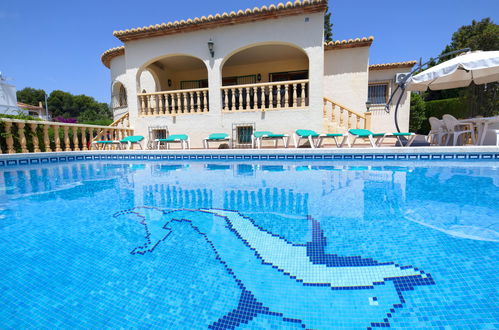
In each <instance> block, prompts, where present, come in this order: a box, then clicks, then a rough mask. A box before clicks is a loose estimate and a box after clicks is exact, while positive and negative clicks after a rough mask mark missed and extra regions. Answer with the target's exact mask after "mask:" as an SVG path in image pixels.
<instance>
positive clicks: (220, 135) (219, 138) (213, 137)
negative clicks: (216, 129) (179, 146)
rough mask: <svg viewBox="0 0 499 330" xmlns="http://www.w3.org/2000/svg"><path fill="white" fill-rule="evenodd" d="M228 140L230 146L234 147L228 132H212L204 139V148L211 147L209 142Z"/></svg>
mask: <svg viewBox="0 0 499 330" xmlns="http://www.w3.org/2000/svg"><path fill="white" fill-rule="evenodd" d="M223 141H227V142H228V143H229V148H232V140H231V138H230V137H229V134H227V133H213V134H210V136H208V137H207V138H206V139H204V140H203V144H204V148H205V149H209V148H210V145H209V142H223Z"/></svg>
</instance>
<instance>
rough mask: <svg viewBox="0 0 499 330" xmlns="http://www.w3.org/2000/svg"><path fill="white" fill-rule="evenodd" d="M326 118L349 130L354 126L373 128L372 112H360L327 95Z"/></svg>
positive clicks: (324, 109) (324, 112)
mask: <svg viewBox="0 0 499 330" xmlns="http://www.w3.org/2000/svg"><path fill="white" fill-rule="evenodd" d="M323 115H324V120H325V121H326V123H327V122H330V123H335V124H338V126H339V128H340V129H343V130H349V129H354V128H365V129H370V128H371V113H370V112H365V113H359V112H356V111H354V110H352V109H349V108H348V107H345V106H343V105H341V104H339V103H336V102H334V101H332V100H330V99H328V98H327V97H325V98H324V108H323Z"/></svg>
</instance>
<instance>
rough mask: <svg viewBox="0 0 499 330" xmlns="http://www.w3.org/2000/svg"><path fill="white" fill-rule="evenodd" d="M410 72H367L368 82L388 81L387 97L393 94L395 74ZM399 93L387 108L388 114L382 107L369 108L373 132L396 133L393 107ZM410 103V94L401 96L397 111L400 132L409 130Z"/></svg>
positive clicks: (405, 70)
mask: <svg viewBox="0 0 499 330" xmlns="http://www.w3.org/2000/svg"><path fill="white" fill-rule="evenodd" d="M403 72H410V68H398V69H387V70H374V71H372V70H371V71H369V82H384V81H389V96H388V97H390V95H391V94H392V93H393V91H394V90H395V88H396V85H395V74H397V73H403ZM399 96H400V93H397V94H396V95H395V96H394V98H393V101H392V103H391V104H390V106H389V109H390V112H389V113H387V112H386V111H385V108H384V107H374V108H371V112H372V116H371V117H372V128H373V131H377V132H389V133H392V132H396V131H397V129H396V127H395V120H394V114H395V106H396V104H397V100H398V98H399ZM410 103H411V92H406V93H405V95H403V97H402V100H401V102H400V106H399V110H398V116H397V117H398V122H399V128H400V131H401V132H407V131H408V130H409V111H410V105H411V104H410Z"/></svg>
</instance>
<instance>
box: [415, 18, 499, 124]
mask: <svg viewBox="0 0 499 330" xmlns="http://www.w3.org/2000/svg"><path fill="white" fill-rule="evenodd" d="M464 48H470V49H471V50H472V51H475V50H482V51H490V50H499V25H497V24H495V23H494V22H493V21H492V20H491V19H490V18H484V19H482V20H480V21H476V20H473V21H472V22H471V24H470V25H464V26H461V27H460V28H459V29H458V30H457V31H456V32H454V34H453V35H452V38H451V42H450V44H448V45H447V46H445V48H444V49H443V50H442V52H441V55H442V54H445V53H448V52H452V51H455V50H460V49H464ZM454 56H457V55H454ZM448 59H449V57H445V58H441V59H440V60H439V62H444V61H447V60H448ZM434 64H436V63H434ZM498 92H499V83H498V82H493V83H489V84H484V85H475V84H473V83H472V84H471V85H470V86H468V87H465V88H456V89H448V90H442V91H428V92H426V93H425V94H424V99H425V101H432V100H442V99H450V98H456V97H458V98H459V99H461V101H462V102H464V103H466V104H467V106H468V109H469V114H468V116H470V117H472V116H477V115H483V116H491V115H495V114H498V113H499V98H498V95H497V94H498Z"/></svg>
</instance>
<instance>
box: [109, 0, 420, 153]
mask: <svg viewBox="0 0 499 330" xmlns="http://www.w3.org/2000/svg"><path fill="white" fill-rule="evenodd" d="M326 6H327V0H301V1H300V0H296V1H295V2H294V3H291V2H287V3H286V4H282V3H281V4H278V5H270V6H268V7H267V6H263V7H261V8H254V9H246V10H239V11H238V12H231V13H223V14H216V15H210V16H207V17H205V16H203V17H201V18H193V19H187V20H181V21H175V22H170V23H163V24H157V25H151V26H148V27H142V28H135V29H130V30H124V31H115V32H114V36H116V37H117V38H118V39H119V40H120V41H121V42H123V46H121V47H117V48H113V49H110V50H107V51H106V52H104V53H103V54H102V62H103V63H104V65H105V66H106V67H108V68H109V69H110V70H111V81H112V85H111V86H112V87H111V88H112V104H113V109H114V116H115V119H119V118H120V117H122V116H124V115H128V118H129V121H130V125H131V127H133V128H134V131H135V132H134V134H135V135H143V136H145V137H147V138H148V139H149V140H152V139H154V138H158V137H164V136H165V134H188V135H189V136H190V140H191V145H192V146H193V147H195V148H196V147H202V140H203V138H205V137H206V136H208V135H209V134H211V133H228V134H230V135H232V137H233V139H234V140H235V141H234V142H235V143H234V145H235V147H238V146H239V147H243V146H245V145H247V144H248V142H249V135H250V134H251V132H252V131H254V130H257V131H272V132H274V133H287V134H290V135H291V134H292V133H293V132H294V131H295V130H296V129H312V130H315V131H317V132H320V133H325V132H330V133H336V132H338V133H339V132H345V131H347V130H348V129H349V128H356V127H358V128H364V127H366V128H370V129H371V130H372V131H378V132H394V131H395V124H394V118H393V115H394V108H395V101H394V102H393V104H389V105H388V106H389V109H390V110H391V111H390V112H387V111H385V105H386V103H387V102H388V98H389V96H390V94H391V91H392V90H393V89H394V87H395V79H396V76H397V74H399V73H407V72H409V71H410V70H411V67H412V66H414V64H415V62H414V61H411V62H400V63H387V64H375V65H370V64H369V50H370V47H371V45H372V43H373V40H374V38H373V37H369V38H357V39H350V40H348V41H347V40H343V41H335V42H329V43H325V42H324V31H323V30H324V14H325V11H326ZM409 96H410V95H409V92H407V95H404V96H403V98H402V102H401V107H400V109H399V114H398V119H399V125H400V129H401V130H403V131H407V130H408V126H409V100H410V97H409ZM368 100H369V101H370V103H372V106H371V107H370V108H369V109H368V107H367V106H366V102H367V101H368Z"/></svg>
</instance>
